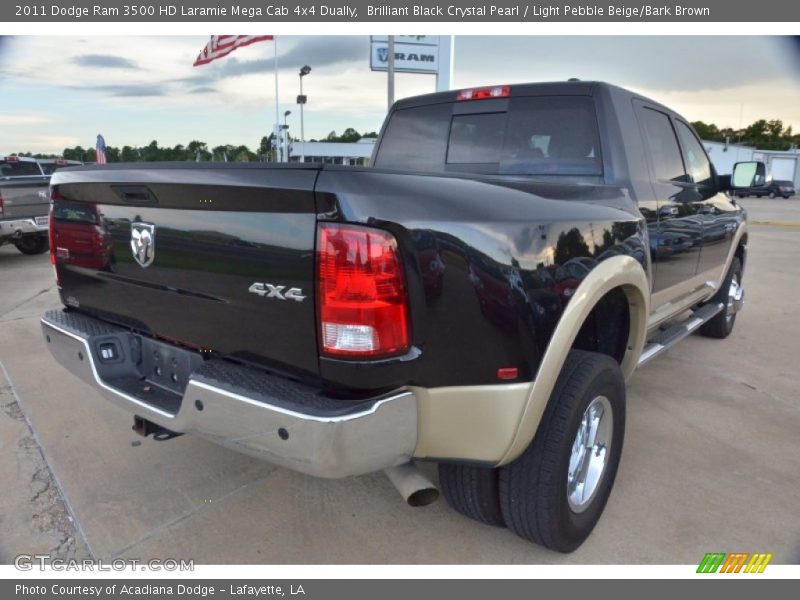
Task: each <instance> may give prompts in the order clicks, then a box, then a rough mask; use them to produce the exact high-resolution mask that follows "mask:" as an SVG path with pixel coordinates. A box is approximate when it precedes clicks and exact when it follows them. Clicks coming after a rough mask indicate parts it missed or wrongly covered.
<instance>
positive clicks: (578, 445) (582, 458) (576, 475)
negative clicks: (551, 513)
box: [567, 396, 614, 513]
mask: <svg viewBox="0 0 800 600" xmlns="http://www.w3.org/2000/svg"><path fill="white" fill-rule="evenodd" d="M613 436H614V415H613V411H612V409H611V402H609V400H608V398H606V397H605V396H597V397H596V398H595V399H594V400H592V401H591V402H590V403H589V406H587V407H586V410H585V411H584V413H583V417H581V422H580V424H579V425H578V431H577V433H576V434H575V439H574V440H573V442H572V452H571V453H570V457H569V468H568V470H567V502H568V503H569V507H570V509H571V510H572V511H573V512H576V513H582V512H583V511H585V510H586V509H587V508H589V505H590V504H591V502H592V500H593V499H594V497H595V495H596V494H597V490H598V489H599V488H600V482H601V481H602V480H603V475H605V472H606V467H607V466H608V460H609V451H610V449H611V441H612V438H613Z"/></svg>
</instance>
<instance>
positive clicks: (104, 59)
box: [72, 54, 139, 69]
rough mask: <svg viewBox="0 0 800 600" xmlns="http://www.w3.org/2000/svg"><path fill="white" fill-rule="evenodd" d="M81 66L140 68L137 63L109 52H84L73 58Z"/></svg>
mask: <svg viewBox="0 0 800 600" xmlns="http://www.w3.org/2000/svg"><path fill="white" fill-rule="evenodd" d="M72 62H74V63H75V64H76V65H78V66H80V67H99V68H101V69H138V68H139V67H137V66H136V63H135V62H133V61H132V60H130V59H128V58H123V57H121V56H110V55H107V54H82V55H81V56H76V57H75V58H73V59H72Z"/></svg>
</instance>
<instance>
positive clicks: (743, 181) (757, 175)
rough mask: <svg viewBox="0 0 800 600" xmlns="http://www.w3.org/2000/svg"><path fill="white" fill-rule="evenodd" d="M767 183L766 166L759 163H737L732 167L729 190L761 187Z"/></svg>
mask: <svg viewBox="0 0 800 600" xmlns="http://www.w3.org/2000/svg"><path fill="white" fill-rule="evenodd" d="M766 183H767V165H765V164H764V163H763V162H760V161H750V162H738V163H736V164H735V165H733V173H732V174H731V188H732V189H734V190H735V189H740V188H754V187H756V188H757V187H763V186H764V185H766Z"/></svg>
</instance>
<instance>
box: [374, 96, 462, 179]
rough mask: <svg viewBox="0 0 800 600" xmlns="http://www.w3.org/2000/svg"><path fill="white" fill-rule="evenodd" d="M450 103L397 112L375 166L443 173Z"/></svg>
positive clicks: (385, 136)
mask: <svg viewBox="0 0 800 600" xmlns="http://www.w3.org/2000/svg"><path fill="white" fill-rule="evenodd" d="M451 111H452V108H451V105H450V104H438V105H433V106H420V107H417V108H407V109H404V110H398V111H395V113H394V114H393V115H392V118H391V120H390V121H389V124H388V125H387V127H386V131H385V132H384V134H383V139H382V140H381V145H380V148H379V149H378V154H377V156H376V158H375V166H376V167H389V168H392V169H409V170H412V171H429V172H437V171H441V170H442V166H443V165H444V157H445V154H446V152H447V135H448V132H449V130H450V113H451Z"/></svg>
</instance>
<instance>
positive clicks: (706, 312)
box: [637, 302, 725, 367]
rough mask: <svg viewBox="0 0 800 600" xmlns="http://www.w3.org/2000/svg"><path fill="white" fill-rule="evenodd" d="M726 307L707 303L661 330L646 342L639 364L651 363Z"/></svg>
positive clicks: (720, 304) (721, 304)
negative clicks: (683, 319)
mask: <svg viewBox="0 0 800 600" xmlns="http://www.w3.org/2000/svg"><path fill="white" fill-rule="evenodd" d="M724 308H725V305H724V304H723V303H722V302H720V303H718V304H706V305H705V306H703V307H701V308H698V309H697V310H696V311H694V312H693V313H692V316H691V317H689V318H688V319H686V320H685V321H683V322H682V323H677V324H676V325H672V326H671V327H668V328H667V329H662V330H660V331H659V332H658V333H657V334H656V336H655V337H654V338H653V339H651V340H648V342H647V343H646V344H645V346H644V350H642V354H641V355H640V356H639V364H638V365H637V366H639V367H641V366H643V365H645V364H647V363H649V362H650V361H651V360H653V359H654V358H655V357H656V356H658V355H659V354H661V353H662V352H664V351H665V350H668V349H669V348H671V347H672V346H674V345H675V344H677V343H678V342H680V341H681V340H682V339H683V338H685V337H686V336H687V335H689V334H690V333H692V332H694V331H695V330H696V329H697V328H698V327H700V326H701V325H702V324H703V323H706V322H707V321H710V320H711V319H713V318H714V317H715V316H717V314H719V313H720V312H721V311H722V310H723V309H724Z"/></svg>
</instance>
